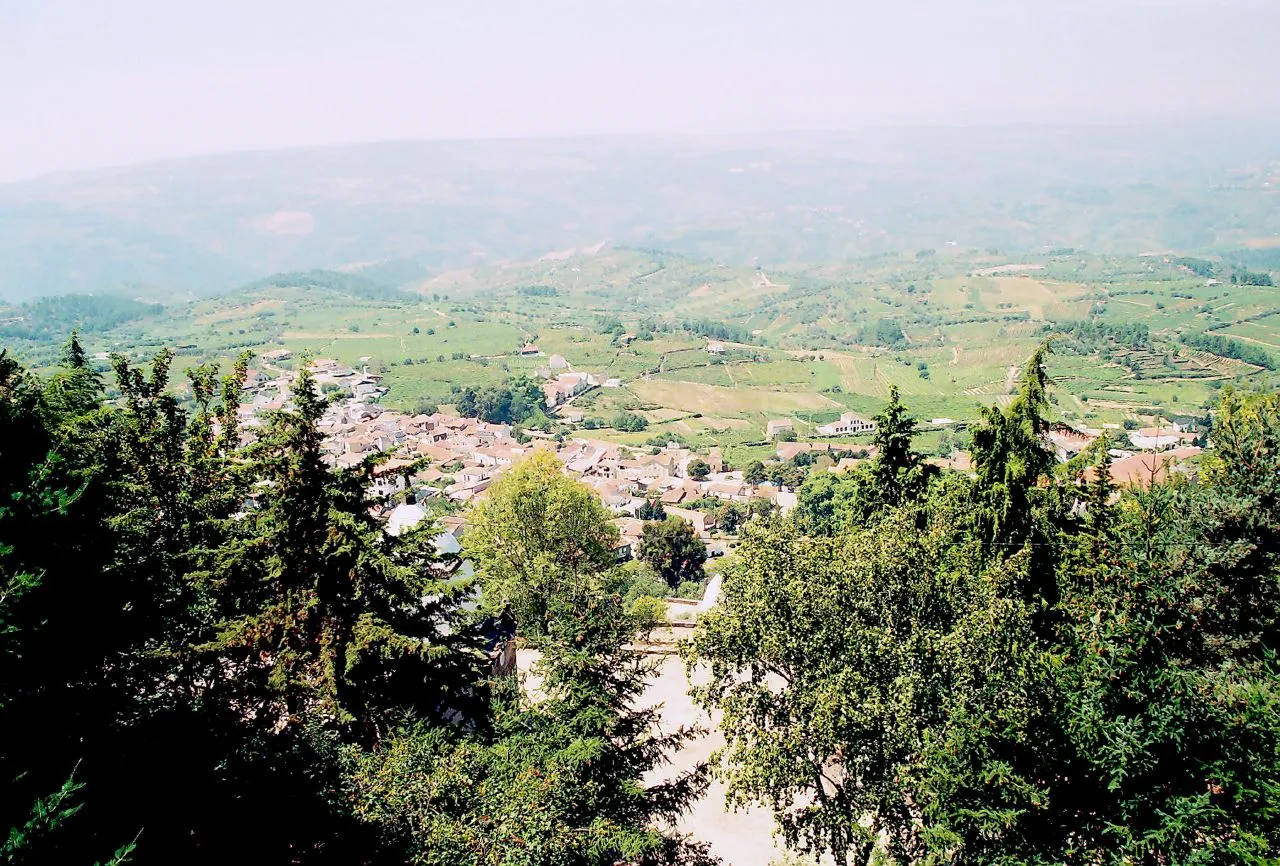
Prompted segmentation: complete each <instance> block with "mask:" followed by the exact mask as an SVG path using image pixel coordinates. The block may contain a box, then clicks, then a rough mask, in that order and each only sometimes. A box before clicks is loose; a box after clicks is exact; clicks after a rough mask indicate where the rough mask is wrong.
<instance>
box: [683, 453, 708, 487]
mask: <svg viewBox="0 0 1280 866" xmlns="http://www.w3.org/2000/svg"><path fill="white" fill-rule="evenodd" d="M688 472H689V477H690V478H692V479H693V480H695V481H703V480H705V479H706V477H707V476H708V475H710V474H711V466H710V464H708V463H707V461H705V460H703V459H701V458H699V457H695V458H694V459H693V460H690V461H689V468H688Z"/></svg>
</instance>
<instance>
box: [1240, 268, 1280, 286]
mask: <svg viewBox="0 0 1280 866" xmlns="http://www.w3.org/2000/svg"><path fill="white" fill-rule="evenodd" d="M1231 283H1232V285H1241V286H1273V285H1275V283H1273V282H1272V281H1271V274H1268V273H1263V272H1261V271H1237V272H1236V273H1234V274H1232V275H1231Z"/></svg>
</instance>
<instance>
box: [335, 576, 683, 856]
mask: <svg viewBox="0 0 1280 866" xmlns="http://www.w3.org/2000/svg"><path fill="white" fill-rule="evenodd" d="M549 601H550V611H551V613H552V616H551V619H550V622H551V624H552V625H551V630H550V632H549V633H548V634H547V635H546V636H545V637H544V638H542V639H540V640H539V641H538V647H539V649H541V651H542V653H543V656H542V661H541V662H540V663H539V666H538V672H539V673H540V674H541V676H542V686H541V690H542V692H543V694H544V697H543V699H541V700H539V701H538V702H536V703H534V704H532V705H530V704H528V703H526V702H525V701H522V700H521V699H520V695H519V690H518V689H517V688H516V686H515V683H514V682H513V681H510V680H507V681H503V682H500V683H498V685H497V689H496V693H495V701H494V713H493V717H492V721H491V724H490V726H489V727H488V728H487V729H486V730H485V731H484V732H482V733H480V734H479V735H477V736H469V737H461V736H459V735H458V734H457V733H456V732H448V731H442V730H438V729H436V730H423V729H414V730H408V731H405V732H403V733H401V734H400V735H398V736H397V737H396V738H394V739H393V740H391V741H390V742H389V743H388V745H387V747H386V748H384V749H382V750H379V751H378V752H368V753H353V756H354V759H353V764H354V765H355V766H354V768H353V770H352V773H351V777H352V783H351V784H352V787H353V790H354V794H355V798H356V810H357V812H358V813H359V814H361V815H362V816H363V817H365V818H366V819H367V820H370V821H372V822H375V823H376V824H377V825H378V826H380V827H383V828H385V829H386V831H387V832H390V833H392V834H394V835H395V836H397V837H399V838H404V839H406V840H408V842H407V846H406V847H407V848H408V851H409V859H410V861H411V862H413V863H421V864H433V866H434V864H439V866H454V864H477V866H481V864H483V866H490V864H494V866H498V864H501V866H525V864H528V866H535V864H556V866H560V864H564V866H579V864H581V866H597V864H598V866H612V864H616V863H636V864H660V863H676V862H680V863H688V864H695V863H698V862H701V861H702V860H703V858H704V856H705V855H704V854H703V853H702V852H701V851H700V849H698V848H697V847H696V846H693V845H691V844H690V843H687V842H683V841H678V840H676V839H674V838H672V837H669V836H667V835H665V834H664V833H662V832H661V831H659V830H658V829H656V828H655V824H656V822H658V821H661V820H670V819H672V818H674V817H675V816H677V815H678V814H680V812H682V811H683V810H684V808H685V807H686V806H687V804H688V803H689V802H690V801H691V800H692V799H693V798H694V797H696V796H697V795H698V794H700V793H701V791H702V790H703V789H704V788H705V784H706V770H705V767H703V766H699V767H696V768H695V769H693V770H691V771H688V772H686V773H682V774H679V775H677V776H675V777H674V778H672V779H671V780H669V781H666V782H663V783H661V784H656V785H647V786H644V785H641V779H642V777H643V775H644V774H645V773H646V772H649V771H651V770H653V769H655V768H657V767H660V766H661V765H662V763H663V762H664V760H665V756H667V755H669V754H670V753H671V752H672V751H674V750H675V749H678V748H679V747H680V746H681V745H682V744H683V743H684V742H686V741H687V740H688V739H690V737H691V736H692V735H693V732H692V731H690V730H686V729H678V730H676V731H672V732H669V733H657V732H656V730H655V723H656V721H657V712H658V710H657V708H655V707H651V708H646V709H637V708H636V703H637V702H636V699H637V697H638V696H639V695H640V693H641V691H642V690H643V688H644V684H645V679H646V675H647V672H648V669H649V668H648V664H649V663H648V662H646V661H645V660H644V658H643V657H642V656H641V655H639V654H638V653H636V652H634V651H633V650H630V649H628V648H627V645H628V642H629V641H630V640H631V639H632V637H633V636H634V634H635V631H636V628H637V626H638V623H637V621H636V620H635V619H633V618H632V617H631V616H630V615H629V614H628V613H627V611H625V610H624V609H623V607H622V600H621V598H620V597H619V596H617V595H600V594H598V593H591V592H569V593H566V594H564V595H561V594H559V593H556V594H553V595H552V596H551V598H550V599H549Z"/></svg>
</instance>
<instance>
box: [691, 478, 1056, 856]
mask: <svg viewBox="0 0 1280 866" xmlns="http://www.w3.org/2000/svg"><path fill="white" fill-rule="evenodd" d="M960 487H961V489H959V490H958V491H957V493H958V494H959V495H958V496H956V497H955V498H949V499H948V500H946V501H944V502H943V503H940V504H939V505H938V506H937V507H936V508H935V509H933V512H932V513H929V512H928V511H922V510H917V509H910V510H903V511H900V512H896V513H894V514H892V515H890V516H888V517H886V518H885V520H884V521H883V522H882V523H880V524H879V525H877V526H876V527H874V528H871V529H859V530H855V531H853V532H851V533H848V534H844V535H841V536H838V537H834V538H822V539H812V538H806V537H804V536H802V535H800V534H798V533H797V532H796V531H795V529H794V528H792V527H791V526H790V525H789V524H787V523H785V522H777V521H774V522H768V523H760V522H757V523H753V524H751V525H749V526H748V527H747V529H746V531H745V532H744V534H743V542H742V545H741V546H740V547H739V550H738V557H737V562H736V564H735V565H732V566H731V567H730V568H729V569H728V570H727V572H726V574H725V578H724V584H723V586H722V589H721V603H720V605H719V607H718V608H717V609H714V610H712V611H710V612H708V613H707V614H705V615H704V617H703V619H702V620H701V621H700V624H699V628H698V631H697V632H696V634H695V638H694V640H693V643H692V644H691V645H690V646H689V648H688V650H687V654H688V657H689V658H690V660H691V661H692V662H695V663H698V664H703V665H706V666H707V671H708V674H709V679H708V680H707V682H706V684H705V685H700V686H698V687H697V688H695V689H694V696H695V700H697V701H698V702H699V703H700V704H701V705H703V706H704V707H707V708H708V709H715V710H716V711H718V712H720V713H723V721H722V723H721V728H722V730H723V731H724V732H725V735H726V738H727V741H728V742H727V747H726V750H725V752H723V753H722V756H721V770H722V772H723V773H724V775H725V778H726V782H727V784H728V798H729V802H730V803H732V804H737V805H746V804H749V803H761V804H764V805H766V806H768V807H769V808H770V809H771V810H772V811H773V813H774V815H775V817H776V818H777V821H778V827H779V830H780V832H781V836H782V838H783V839H784V840H785V841H786V843H787V844H788V846H790V847H794V848H797V849H799V850H801V851H813V852H815V853H816V852H823V851H826V852H830V853H831V854H832V855H833V856H834V857H835V860H836V862H845V859H846V857H848V858H850V862H858V863H863V862H868V858H869V857H870V855H871V853H872V851H873V850H876V849H877V847H878V846H879V845H881V844H882V845H883V847H884V848H885V849H886V851H887V853H888V854H889V855H890V856H891V857H892V858H894V861H895V862H916V861H919V860H920V859H921V858H923V857H926V856H927V855H928V853H929V852H934V853H937V854H941V853H942V852H944V851H946V850H947V848H948V847H949V846H952V845H954V844H955V838H954V835H952V834H950V833H949V834H948V835H947V836H946V838H945V841H944V839H942V838H939V836H940V835H941V834H940V833H939V829H938V828H937V827H936V826H935V825H934V824H933V823H932V822H931V821H924V822H922V821H921V820H920V819H921V817H922V816H924V815H929V814H930V810H932V809H933V808H934V807H935V805H936V804H939V803H942V802H946V803H949V802H950V801H949V800H945V798H946V797H950V796H952V795H961V794H963V793H967V792H965V791H963V788H964V787H965V785H957V781H960V780H958V779H956V775H957V774H959V775H960V776H961V779H962V780H963V782H964V783H969V784H972V783H974V781H975V779H974V777H975V776H978V777H980V778H982V779H985V780H989V781H988V786H989V788H990V790H991V794H990V795H989V798H988V799H989V800H995V801H1001V800H1003V801H1004V808H1005V809H1006V810H1007V811H1008V812H1009V813H1010V814H1012V813H1016V812H1017V811H1018V810H1021V809H1027V808H1031V807H1033V805H1034V802H1035V798H1036V793H1037V791H1036V789H1035V788H1034V786H1032V785H1031V784H1030V783H1029V782H1028V781H1027V780H1025V779H1021V778H1020V774H1021V771H1020V768H1019V767H1017V766H1016V765H1015V766H1009V765H1007V764H1002V759H1007V757H1008V756H1010V755H1015V754H1017V753H1018V752H1019V749H1020V747H1019V743H1021V742H1022V741H1023V739H1024V738H1025V737H1027V736H1028V735H1029V734H1030V731H1031V730H1032V729H1033V723H1034V722H1035V715H1034V712H1035V710H1034V707H1035V703H1034V701H1033V698H1034V697H1035V694H1036V691H1037V688H1038V686H1037V682H1036V679H1035V677H1034V676H1033V674H1034V672H1035V671H1036V670H1037V669H1038V666H1039V665H1040V664H1041V663H1042V662H1041V659H1040V658H1039V656H1038V654H1037V653H1036V652H1035V650H1034V647H1033V645H1032V644H1031V642H1030V640H1029V637H1030V632H1029V626H1028V620H1027V615H1026V611H1025V609H1024V608H1023V607H1021V606H1019V605H1017V604H1010V603H1009V602H1008V601H1007V600H1006V599H1005V597H1004V593H1005V587H1006V585H1007V584H1008V583H1009V582H1011V581H1017V580H1018V579H1019V578H1020V573H1019V565H1018V563H1010V564H1009V565H1008V566H1005V567H1001V568H1000V569H998V570H995V571H991V570H986V569H983V568H982V567H981V565H980V557H979V555H978V554H979V550H978V548H977V547H976V546H973V545H970V546H968V547H961V548H960V549H953V548H952V544H953V540H954V534H953V532H954V530H953V528H952V521H953V520H954V519H955V511H956V510H957V509H960V508H962V507H963V500H964V497H963V489H962V488H963V483H961V485H960ZM922 522H923V528H921V524H922ZM992 731H996V732H999V733H997V734H990V733H989V732H992ZM984 735H986V736H988V737H990V738H991V739H984ZM992 740H995V742H992ZM966 805H969V804H968V802H967V801H966ZM975 805H985V804H975ZM960 808H962V807H960V806H959V805H957V809H958V810H959V809H960ZM981 820H982V821H984V822H989V823H988V824H987V826H990V827H992V828H995V827H999V826H1000V824H999V823H998V822H999V820H1000V816H999V815H998V814H995V812H994V811H993V812H990V813H984V814H983V816H982V818H981ZM976 860H977V862H990V861H988V860H983V859H982V858H976Z"/></svg>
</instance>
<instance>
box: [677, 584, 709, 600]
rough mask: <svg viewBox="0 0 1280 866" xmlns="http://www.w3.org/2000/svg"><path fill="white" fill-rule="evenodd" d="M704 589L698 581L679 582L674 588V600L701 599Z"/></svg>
mask: <svg viewBox="0 0 1280 866" xmlns="http://www.w3.org/2000/svg"><path fill="white" fill-rule="evenodd" d="M703 589H704V587H703V585H702V581H700V580H685V581H681V583H680V585H679V586H677V587H676V598H688V599H701V598H702V591H703Z"/></svg>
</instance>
